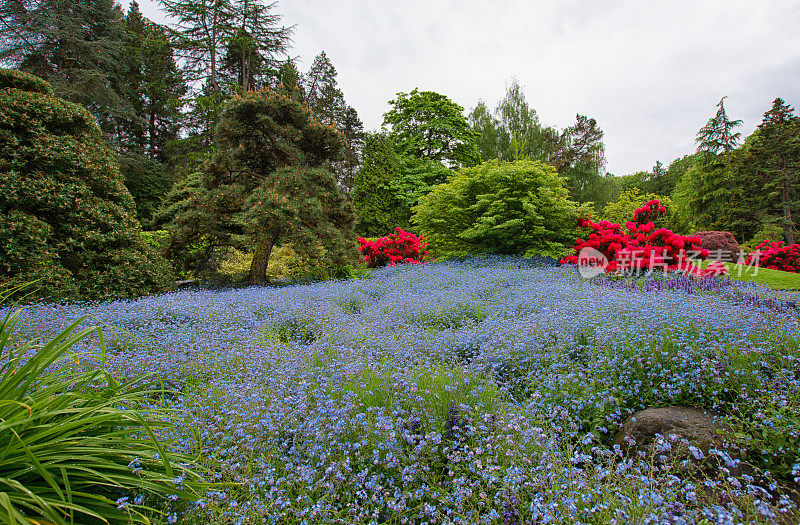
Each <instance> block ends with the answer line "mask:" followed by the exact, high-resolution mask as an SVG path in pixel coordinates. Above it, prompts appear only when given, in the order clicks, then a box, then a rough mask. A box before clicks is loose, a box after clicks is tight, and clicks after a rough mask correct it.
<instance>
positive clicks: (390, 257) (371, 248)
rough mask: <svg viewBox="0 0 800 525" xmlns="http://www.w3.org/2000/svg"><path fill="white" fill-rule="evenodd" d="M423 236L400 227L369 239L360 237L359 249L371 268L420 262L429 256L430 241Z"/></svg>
mask: <svg viewBox="0 0 800 525" xmlns="http://www.w3.org/2000/svg"><path fill="white" fill-rule="evenodd" d="M422 241H423V237H422V236H417V235H414V234H413V233H409V232H406V231H403V230H402V228H400V227H398V228H396V229H395V231H394V233H392V234H391V235H388V236H386V237H380V238H378V239H375V240H374V241H368V240H367V239H364V238H363V237H359V239H358V243H359V244H360V246H359V247H358V251H360V252H361V254H362V255H364V261H365V262H366V263H367V266H369V267H370V268H375V267H378V266H386V265H387V264H388V265H390V266H394V265H395V264H397V263H401V262H402V263H409V264H420V263H421V262H422V258H423V257H427V256H428V251H427V250H426V249H425V248H427V247H428V243H426V242H422Z"/></svg>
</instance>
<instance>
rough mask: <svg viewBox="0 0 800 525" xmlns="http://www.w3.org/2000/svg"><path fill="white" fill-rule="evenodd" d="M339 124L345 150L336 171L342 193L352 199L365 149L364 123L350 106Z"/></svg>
mask: <svg viewBox="0 0 800 525" xmlns="http://www.w3.org/2000/svg"><path fill="white" fill-rule="evenodd" d="M338 124H339V125H338V127H339V131H340V132H341V133H342V138H343V139H344V148H343V149H342V156H341V159H340V160H339V161H338V162H336V163H334V171H335V172H336V174H337V179H338V181H339V186H340V187H341V189H342V191H344V193H345V195H348V196H351V197H352V194H353V186H354V184H355V177H356V172H357V171H358V166H359V163H360V162H361V151H362V148H363V147H364V123H363V122H361V119H360V118H358V112H357V111H356V110H355V109H354V108H352V107H349V106H348V107H347V109H345V111H344V114H343V115H342V119H341V121H340V122H339V123H338Z"/></svg>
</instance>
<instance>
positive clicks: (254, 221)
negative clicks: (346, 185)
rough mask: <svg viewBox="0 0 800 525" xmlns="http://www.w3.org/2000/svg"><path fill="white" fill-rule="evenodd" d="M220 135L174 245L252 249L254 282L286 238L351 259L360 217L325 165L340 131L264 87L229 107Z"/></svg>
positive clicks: (343, 259) (336, 258)
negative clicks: (275, 248)
mask: <svg viewBox="0 0 800 525" xmlns="http://www.w3.org/2000/svg"><path fill="white" fill-rule="evenodd" d="M218 135H219V141H220V142H219V148H220V149H219V151H218V152H217V154H216V155H215V156H214V158H213V159H212V161H211V162H209V163H208V164H207V165H206V167H205V169H204V177H203V185H202V189H201V195H200V196H199V197H198V198H197V199H196V203H195V205H194V206H192V208H191V209H190V210H189V212H188V213H187V214H186V215H185V216H183V217H182V218H181V221H180V222H181V226H182V227H181V229H180V231H179V234H178V236H177V238H176V240H175V244H177V245H182V246H184V247H190V246H192V245H194V244H196V243H198V242H203V243H205V244H206V245H207V246H208V247H209V249H212V248H213V247H217V246H225V245H227V246H234V247H236V248H237V249H240V250H243V251H244V250H248V251H252V253H253V261H252V264H251V266H250V282H251V283H252V284H262V283H264V282H266V270H267V265H268V263H269V257H270V254H271V252H272V249H273V247H274V246H275V245H276V244H277V243H278V242H280V241H288V242H291V243H292V246H293V247H294V248H295V249H303V248H304V247H306V248H308V249H309V250H310V249H311V248H312V247H316V246H317V244H318V243H319V242H321V243H322V244H323V247H324V248H325V249H326V252H327V256H328V257H329V258H330V259H331V261H332V262H333V263H334V264H345V263H346V262H347V261H348V260H349V258H350V257H351V256H352V255H353V254H354V253H355V243H354V242H353V234H352V226H353V221H354V215H353V211H352V207H351V206H350V205H349V203H348V202H347V200H346V199H345V197H344V196H343V195H342V194H341V192H340V191H339V190H338V188H337V187H336V181H335V179H334V177H333V175H332V174H331V172H330V170H329V168H328V167H327V166H328V163H329V162H330V160H331V159H334V158H336V156H337V155H338V153H339V150H340V149H341V147H342V140H341V136H340V134H339V133H338V132H337V131H336V129H335V128H333V127H332V126H329V125H327V124H324V123H320V122H318V121H316V120H315V119H314V118H313V115H312V114H311V112H310V111H309V110H308V109H307V108H304V107H303V106H302V105H301V104H300V103H299V102H297V101H295V100H292V99H291V98H290V97H288V96H286V95H285V94H282V93H279V92H275V91H271V90H260V91H254V92H249V93H247V94H245V95H244V96H242V97H236V98H234V99H233V100H232V101H231V102H230V103H229V104H228V105H227V106H226V107H225V110H224V113H223V118H222V120H221V122H220V125H219V130H218Z"/></svg>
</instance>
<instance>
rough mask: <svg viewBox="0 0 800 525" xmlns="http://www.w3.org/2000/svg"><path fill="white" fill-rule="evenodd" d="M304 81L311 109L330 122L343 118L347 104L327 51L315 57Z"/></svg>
mask: <svg viewBox="0 0 800 525" xmlns="http://www.w3.org/2000/svg"><path fill="white" fill-rule="evenodd" d="M302 81H303V88H304V90H305V95H306V102H307V103H308V106H309V107H310V108H311V111H313V112H314V113H315V114H316V115H317V116H318V117H319V118H320V119H322V121H323V122H327V123H328V124H335V123H337V122H338V121H339V120H341V119H342V117H343V114H344V111H345V110H346V109H347V105H346V104H345V101H344V94H343V93H342V90H341V89H339V86H338V83H337V80H336V68H335V67H333V64H332V63H331V61H330V59H329V58H328V55H327V54H325V51H322V52H320V54H318V55H317V56H316V57H315V58H314V62H313V63H312V64H311V68H310V69H309V70H308V72H307V73H306V74H305V75H303V79H302Z"/></svg>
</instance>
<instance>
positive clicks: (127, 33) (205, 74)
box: [0, 0, 363, 227]
mask: <svg viewBox="0 0 800 525" xmlns="http://www.w3.org/2000/svg"><path fill="white" fill-rule="evenodd" d="M162 7H163V9H164V11H165V13H166V14H168V15H170V16H171V17H172V20H175V21H176V25H175V26H163V25H160V24H157V23H154V22H152V21H150V20H148V19H146V18H145V17H144V16H143V15H142V13H141V11H140V9H139V6H138V5H137V3H136V2H135V1H133V2H131V3H130V5H129V7H128V9H127V12H124V11H123V9H122V7H121V6H119V5H117V4H115V3H114V1H113V0H91V1H75V0H72V1H66V2H62V1H55V0H44V1H43V2H36V3H33V4H28V3H23V2H14V1H11V0H2V1H0V18H2V19H3V24H0V62H1V63H4V64H5V65H7V66H10V67H12V68H14V69H18V70H20V71H24V72H27V73H31V74H33V75H36V76H38V77H40V78H42V79H44V80H46V81H47V82H49V83H50V84H51V85H52V86H53V88H54V92H55V94H56V95H57V96H59V97H61V98H64V99H65V100H68V101H70V102H75V103H77V104H80V105H81V106H83V107H85V108H87V109H88V110H89V111H90V112H91V113H92V115H93V116H94V117H95V118H96V120H97V123H98V124H99V126H100V128H101V130H102V132H103V135H104V137H105V139H106V141H107V142H108V144H109V145H111V146H112V148H113V149H114V150H115V151H116V152H117V153H118V155H119V162H120V169H121V171H122V174H123V176H124V178H125V184H126V186H127V187H128V189H129V190H130V191H131V193H132V194H133V196H134V199H135V201H136V207H137V216H138V218H139V220H140V221H141V222H142V223H143V224H144V225H145V226H146V227H156V226H159V225H158V224H152V222H151V221H152V219H153V216H154V214H155V212H156V210H157V208H158V207H159V205H160V204H161V200H162V199H163V197H164V195H165V194H166V193H167V192H168V191H169V190H170V188H171V187H172V185H173V183H174V182H176V181H178V180H182V179H184V178H185V177H186V176H187V175H189V174H191V173H193V172H195V171H196V170H197V169H199V167H200V166H201V165H202V163H203V162H204V161H205V160H207V159H208V158H210V157H211V156H212V155H213V153H214V150H215V147H216V140H215V135H214V133H215V129H216V126H217V125H218V123H219V120H220V115H221V112H222V109H223V106H224V105H225V103H226V102H227V100H228V99H229V98H230V97H231V96H233V95H235V94H242V93H245V92H247V91H252V90H258V89H262V88H270V89H279V88H280V86H283V85H285V86H287V87H291V88H292V89H294V88H295V87H296V88H297V94H296V96H297V97H298V98H299V99H300V100H302V101H303V102H304V103H305V104H307V105H308V106H309V107H310V108H311V109H312V110H313V111H314V113H315V114H316V115H317V118H319V119H321V120H322V121H324V122H328V123H332V124H334V123H335V125H336V126H337V129H339V130H340V131H341V132H342V133H343V135H344V137H345V141H346V147H345V148H344V151H343V153H342V155H341V158H339V159H337V161H336V162H335V165H334V170H335V171H336V173H337V176H338V178H339V180H340V183H341V186H342V188H343V189H344V190H345V191H349V189H350V187H351V186H352V180H353V177H354V173H355V170H356V168H357V165H358V158H357V154H358V153H357V152H358V150H359V148H360V144H361V140H362V138H363V124H362V122H361V121H360V119H359V117H358V114H357V112H356V111H355V110H354V109H353V108H352V107H350V106H349V105H348V104H347V103H346V101H345V98H344V95H343V93H342V91H341V90H340V89H339V87H338V85H337V79H336V76H337V75H336V69H335V67H334V66H333V64H332V63H331V61H330V60H329V59H328V57H327V55H326V54H325V52H324V51H323V52H321V53H320V54H319V55H318V56H317V57H316V58H315V60H314V61H313V63H312V64H311V67H310V68H309V69H308V71H305V72H303V73H301V72H299V71H298V70H297V68H296V66H295V62H294V61H293V60H291V59H289V58H287V56H288V55H287V53H289V51H290V44H291V41H290V38H291V34H292V28H291V27H287V26H285V25H282V23H281V17H280V15H279V14H277V13H276V12H275V9H276V4H275V3H268V4H265V3H263V2H259V1H256V0H167V1H165V2H162Z"/></svg>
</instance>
